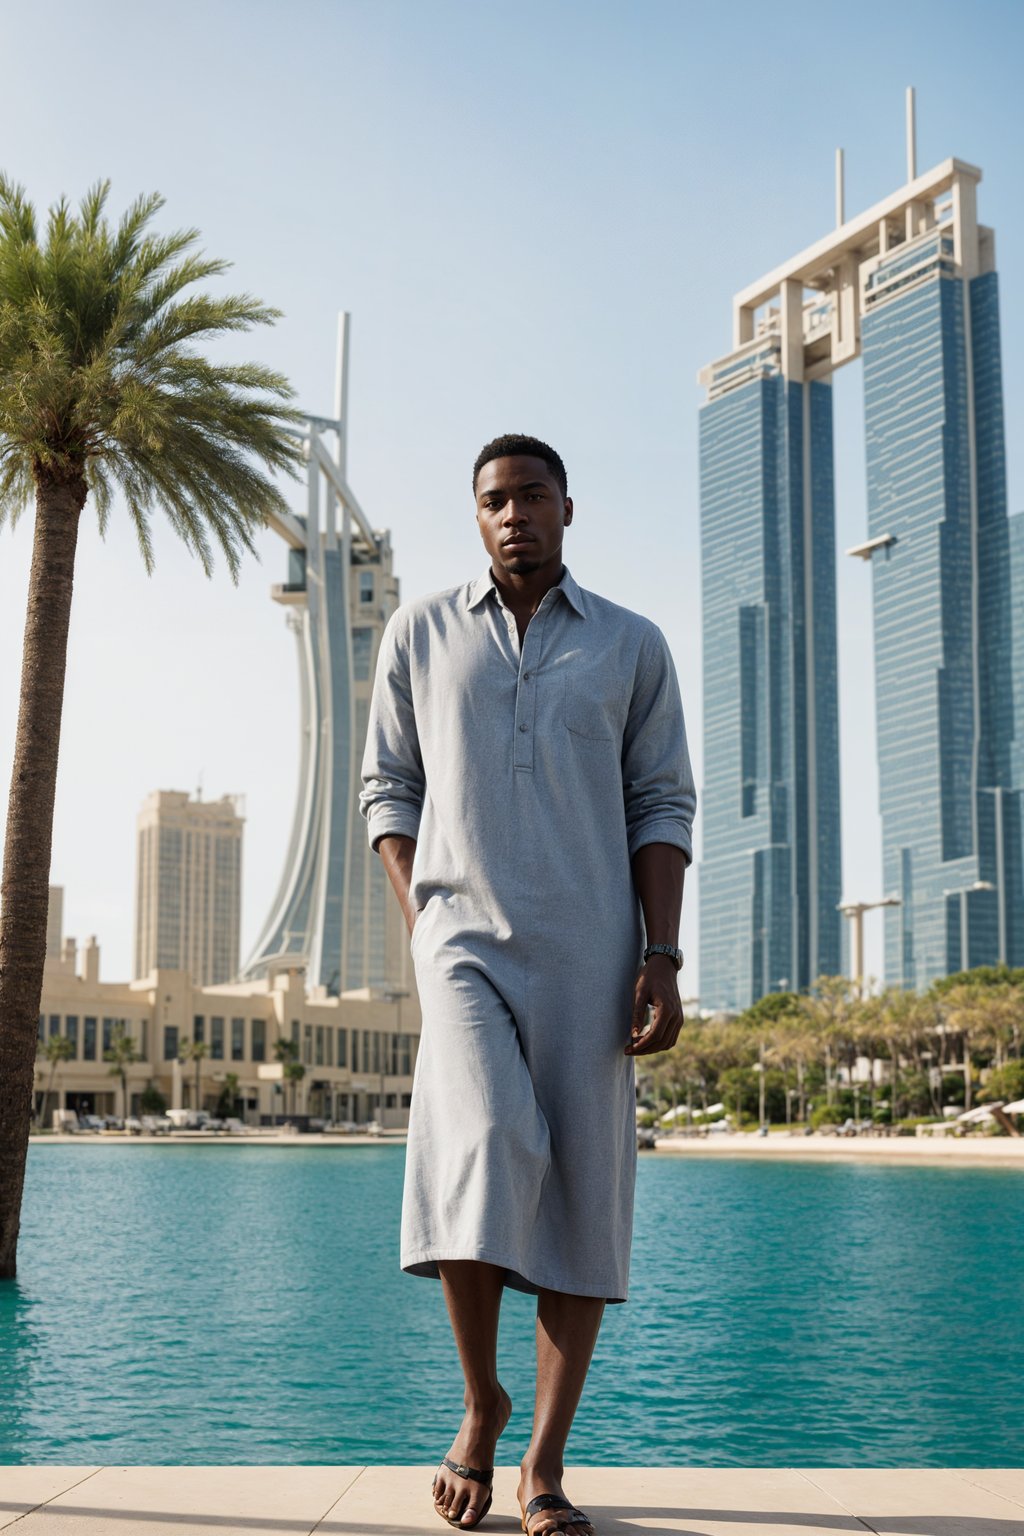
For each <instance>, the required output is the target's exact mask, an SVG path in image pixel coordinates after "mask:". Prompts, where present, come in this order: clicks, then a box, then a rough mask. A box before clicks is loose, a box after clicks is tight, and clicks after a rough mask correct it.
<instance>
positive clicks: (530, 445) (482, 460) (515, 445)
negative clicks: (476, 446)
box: [473, 432, 569, 496]
mask: <svg viewBox="0 0 1024 1536" xmlns="http://www.w3.org/2000/svg"><path fill="white" fill-rule="evenodd" d="M513 454H527V455H528V456H529V457H530V458H531V459H543V460H544V463H545V464H546V465H547V466H548V468H549V469H550V471H551V473H552V474H553V475H554V477H555V479H556V480H557V481H558V488H559V490H560V491H561V493H562V495H563V496H567V495H568V494H569V482H568V479H567V478H566V473H565V465H564V464H563V463H562V459H561V455H560V454H557V453H556V452H555V450H554V449H553V448H551V447H550V446H549V445H548V444H547V443H542V442H541V440H540V438H539V437H526V436H525V435H524V434H523V433H522V432H503V433H502V435H501V437H496V438H494V439H493V440H492V441H491V442H489V443H487V444H486V446H485V447H483V448H481V449H480V452H479V453H478V454H477V456H476V463H475V464H474V465H473V493H474V495H475V494H476V482H477V480H478V479H479V477H480V471H481V470H482V469H483V467H484V465H485V464H489V463H490V462H491V460H492V459H509V458H511V457H512V456H513Z"/></svg>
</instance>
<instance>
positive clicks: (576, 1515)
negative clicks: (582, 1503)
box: [524, 1493, 593, 1531]
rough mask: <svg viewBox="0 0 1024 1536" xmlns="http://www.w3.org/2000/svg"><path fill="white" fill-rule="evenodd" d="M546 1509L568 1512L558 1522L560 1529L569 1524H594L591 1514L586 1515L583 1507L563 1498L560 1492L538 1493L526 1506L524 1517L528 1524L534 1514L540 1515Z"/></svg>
mask: <svg viewBox="0 0 1024 1536" xmlns="http://www.w3.org/2000/svg"><path fill="white" fill-rule="evenodd" d="M545 1509H564V1510H567V1511H568V1513H567V1514H565V1515H563V1516H562V1518H561V1520H560V1521H559V1522H558V1529H559V1530H563V1531H564V1530H565V1527H566V1526H567V1525H593V1521H592V1520H591V1519H590V1516H589V1515H585V1514H584V1513H583V1511H582V1509H577V1508H576V1507H575V1505H573V1504H572V1503H571V1502H570V1500H569V1499H563V1498H562V1495H561V1494H560V1493H538V1494H537V1495H536V1497H534V1498H532V1499H531V1500H530V1502H529V1504H527V1506H526V1510H525V1512H524V1518H525V1519H526V1522H527V1524H529V1522H530V1517H531V1516H532V1515H539V1514H540V1513H541V1511H542V1510H545Z"/></svg>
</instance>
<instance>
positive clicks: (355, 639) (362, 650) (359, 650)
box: [352, 594, 373, 683]
mask: <svg viewBox="0 0 1024 1536" xmlns="http://www.w3.org/2000/svg"><path fill="white" fill-rule="evenodd" d="M371 596H372V594H371ZM372 651H373V630H372V629H368V628H367V627H366V626H365V625H360V626H359V627H358V628H356V629H353V631H352V676H353V677H354V678H355V680H356V682H357V683H365V682H367V681H368V680H369V676H370V655H371V652H372Z"/></svg>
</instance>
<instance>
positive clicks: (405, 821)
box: [367, 803, 420, 853]
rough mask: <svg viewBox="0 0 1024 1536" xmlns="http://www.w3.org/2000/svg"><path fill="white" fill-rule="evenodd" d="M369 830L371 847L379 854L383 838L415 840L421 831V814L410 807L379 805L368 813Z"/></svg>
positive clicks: (374, 806) (371, 808) (372, 807)
mask: <svg viewBox="0 0 1024 1536" xmlns="http://www.w3.org/2000/svg"><path fill="white" fill-rule="evenodd" d="M367 830H368V835H369V838H370V847H371V848H372V849H373V851H374V853H377V852H378V851H379V847H378V845H379V843H380V840H381V838H382V837H411V838H413V839H414V840H415V839H416V838H417V837H418V836H419V831H420V813H419V811H416V810H413V808H412V806H410V805H383V804H380V803H378V804H377V805H373V806H371V807H370V809H369V812H368V813H367Z"/></svg>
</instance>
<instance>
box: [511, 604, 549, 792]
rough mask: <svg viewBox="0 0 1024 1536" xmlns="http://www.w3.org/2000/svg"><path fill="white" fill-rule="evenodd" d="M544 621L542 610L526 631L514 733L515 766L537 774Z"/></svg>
mask: <svg viewBox="0 0 1024 1536" xmlns="http://www.w3.org/2000/svg"><path fill="white" fill-rule="evenodd" d="M543 631H544V620H543V617H542V615H541V612H540V610H539V609H538V611H537V612H536V613H535V614H534V616H533V618H532V619H531V620H530V622H529V624H528V625H527V628H526V635H525V638H524V640H523V648H522V659H521V662H520V671H519V678H518V681H517V682H516V719H515V730H514V731H513V733H512V766H513V768H516V769H522V770H524V771H525V772H527V773H532V772H533V743H534V737H535V735H536V724H537V666H538V663H539V661H540V650H541V642H542V639H543Z"/></svg>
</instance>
